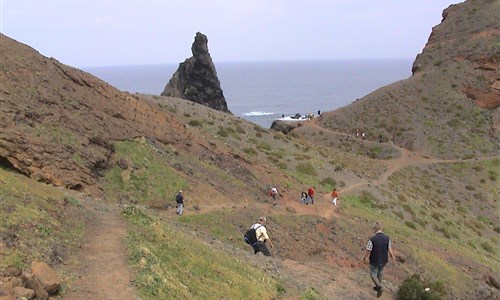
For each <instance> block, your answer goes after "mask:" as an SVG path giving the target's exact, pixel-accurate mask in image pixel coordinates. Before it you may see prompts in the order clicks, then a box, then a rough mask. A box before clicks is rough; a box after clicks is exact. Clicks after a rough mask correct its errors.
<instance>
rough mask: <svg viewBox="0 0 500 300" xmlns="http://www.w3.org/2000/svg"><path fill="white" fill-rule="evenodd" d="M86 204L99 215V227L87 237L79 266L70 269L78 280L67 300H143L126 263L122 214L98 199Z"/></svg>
mask: <svg viewBox="0 0 500 300" xmlns="http://www.w3.org/2000/svg"><path fill="white" fill-rule="evenodd" d="M83 202H84V206H85V207H86V208H87V209H89V210H91V211H92V213H93V214H95V219H94V220H93V222H95V223H93V224H92V228H91V230H90V232H89V233H88V234H87V236H86V237H85V240H84V243H83V245H82V250H81V251H80V253H79V254H78V262H76V263H74V264H73V265H72V266H70V267H69V268H70V270H71V271H72V272H73V273H75V274H77V276H78V279H76V280H75V282H74V283H73V284H72V285H71V286H70V287H69V289H68V291H67V293H66V294H65V295H64V297H63V299H68V300H69V299H71V300H72V299H75V300H77V299H94V300H100V299H102V300H108V299H121V300H136V299H140V298H139V297H138V296H136V293H135V288H134V286H133V285H132V284H131V279H132V275H131V272H130V269H129V268H128V266H127V263H126V261H127V253H126V248H125V244H124V240H125V237H126V234H127V226H126V224H125V222H124V220H123V219H122V218H121V216H120V212H121V210H120V209H119V208H118V207H117V206H115V205H111V204H104V203H99V202H98V200H95V199H94V200H91V199H87V200H85V201H83Z"/></svg>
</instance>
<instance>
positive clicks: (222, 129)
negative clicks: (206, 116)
mask: <svg viewBox="0 0 500 300" xmlns="http://www.w3.org/2000/svg"><path fill="white" fill-rule="evenodd" d="M217 134H218V135H220V136H222V137H228V136H229V134H228V133H227V131H226V129H224V127H219V131H218V132H217Z"/></svg>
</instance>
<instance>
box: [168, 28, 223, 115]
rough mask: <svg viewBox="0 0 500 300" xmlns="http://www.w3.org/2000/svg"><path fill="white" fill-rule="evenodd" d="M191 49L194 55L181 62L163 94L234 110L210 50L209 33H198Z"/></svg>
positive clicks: (215, 107)
mask: <svg viewBox="0 0 500 300" xmlns="http://www.w3.org/2000/svg"><path fill="white" fill-rule="evenodd" d="M191 52H192V53H193V56H192V57H191V58H188V59H186V60H185V61H184V62H183V63H181V64H179V68H178V69H177V71H176V72H175V73H174V75H173V76H172V78H171V79H170V81H169V82H168V84H167V85H166V86H165V89H164V90H163V93H161V95H162V96H170V97H177V98H183V99H187V100H191V101H193V102H196V103H199V104H203V105H206V106H208V107H211V108H213V109H217V110H220V111H223V112H228V113H230V111H229V110H228V108H227V103H226V100H225V99H224V94H223V92H222V89H221V87H220V81H219V79H218V78H217V71H216V70H215V65H214V63H213V61H212V58H211V57H210V53H209V52H208V39H207V36H206V35H204V34H203V33H200V32H197V33H196V37H195V38H194V42H193V45H192V46H191Z"/></svg>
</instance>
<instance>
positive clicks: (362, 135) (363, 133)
mask: <svg viewBox="0 0 500 300" xmlns="http://www.w3.org/2000/svg"><path fill="white" fill-rule="evenodd" d="M359 137H360V138H362V139H363V140H364V139H366V132H364V131H363V132H361V131H360V130H359V128H356V138H359Z"/></svg>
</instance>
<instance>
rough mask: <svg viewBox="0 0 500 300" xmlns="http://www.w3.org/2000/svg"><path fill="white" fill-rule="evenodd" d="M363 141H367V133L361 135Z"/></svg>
mask: <svg viewBox="0 0 500 300" xmlns="http://www.w3.org/2000/svg"><path fill="white" fill-rule="evenodd" d="M361 139H363V140H364V139H366V133H365V132H362V133H361Z"/></svg>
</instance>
